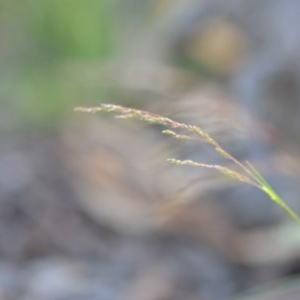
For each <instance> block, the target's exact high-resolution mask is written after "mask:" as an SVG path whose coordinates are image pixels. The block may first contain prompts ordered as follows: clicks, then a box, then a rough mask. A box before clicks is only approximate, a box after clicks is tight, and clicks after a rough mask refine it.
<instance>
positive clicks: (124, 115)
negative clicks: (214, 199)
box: [74, 104, 300, 225]
mask: <svg viewBox="0 0 300 300" xmlns="http://www.w3.org/2000/svg"><path fill="white" fill-rule="evenodd" d="M74 110H75V111H77V112H88V113H97V112H109V113H115V114H116V118H121V119H134V120H140V121H143V122H146V123H148V124H156V125H161V126H164V127H165V128H167V129H165V130H163V131H162V133H163V134H166V135H169V136H172V137H173V138H175V139H179V140H189V139H195V138H200V139H201V140H202V141H204V142H205V143H208V144H210V145H211V146H212V147H213V148H214V150H215V151H216V152H217V153H218V154H219V155H220V156H221V157H223V158H224V159H226V160H228V161H230V162H231V163H233V165H234V166H235V167H236V168H235V169H232V168H228V167H225V166H222V165H215V164H205V163H199V162H196V161H193V160H179V159H175V158H170V159H168V162H170V163H172V164H175V165H181V166H194V167H200V168H206V169H214V170H216V171H218V172H220V173H222V174H224V175H226V176H228V177H230V178H231V179H233V180H236V181H239V182H242V183H246V184H249V185H252V186H254V187H255V188H258V189H260V190H261V191H263V192H264V193H265V194H266V195H267V196H268V197H269V198H270V199H271V200H272V201H273V202H275V203H276V204H277V205H279V206H280V207H281V208H282V209H283V210H284V211H285V212H286V213H287V214H288V215H289V217H290V218H291V219H293V220H294V221H295V222H296V223H298V224H299V225H300V218H299V217H298V215H297V214H296V213H295V212H294V211H293V210H292V209H291V208H290V207H289V206H288V205H287V204H286V203H285V202H284V201H283V200H282V199H281V197H280V196H279V195H278V194H277V193H276V191H275V190H274V189H273V188H272V187H271V186H270V185H269V183H268V182H267V181H266V180H265V179H264V177H263V176H262V175H261V174H260V173H259V171H258V170H257V169H256V168H255V167H254V166H253V165H252V164H250V163H249V162H245V163H242V162H241V161H239V160H237V159H236V158H235V157H234V156H232V155H231V154H230V153H229V152H227V151H226V150H224V149H223V147H221V146H220V144H219V143H218V142H217V141H216V140H215V139H213V138H212V137H211V136H210V135H209V134H207V133H206V132H205V131H203V130H202V128H201V127H199V126H195V125H190V124H186V123H181V122H178V121H175V120H172V119H170V118H167V117H163V116H160V115H157V114H153V113H150V112H147V111H143V110H138V109H134V108H129V107H124V106H120V105H114V104H101V105H100V106H98V107H76V108H75V109H74ZM176 131H180V133H178V132H176ZM182 131H183V132H185V133H184V134H182V133H181V132H182Z"/></svg>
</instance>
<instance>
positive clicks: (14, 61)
mask: <svg viewBox="0 0 300 300" xmlns="http://www.w3.org/2000/svg"><path fill="white" fill-rule="evenodd" d="M115 4H116V1H114V0H88V1H81V0H66V1H60V0H28V1H27V0H26V1H5V0H4V1H1V3H0V23H1V30H0V39H1V43H0V61H1V71H0V76H1V83H0V85H1V86H0V87H1V98H2V99H1V103H2V105H1V107H2V109H1V110H2V114H3V117H4V119H5V117H7V113H6V112H9V114H10V119H11V120H12V119H17V120H19V121H21V123H22V124H35V125H38V126H44V125H47V126H48V125H50V124H54V122H56V121H57V120H59V119H60V118H61V117H62V114H63V113H64V112H65V111H66V110H69V109H70V108H71V107H72V105H73V104H74V103H80V102H84V103H92V102H96V101H99V98H100V94H101V92H103V90H102V89H101V87H102V86H101V72H99V69H100V68H101V67H102V64H103V63H104V62H105V60H106V59H109V58H111V57H112V55H113V54H114V53H116V37H117V28H116V16H115V15H114V14H115V9H114V6H115ZM83 99H84V100H83ZM3 108H4V109H3ZM11 120H8V121H11ZM54 120H55V121H54ZM4 124H6V125H7V123H4Z"/></svg>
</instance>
